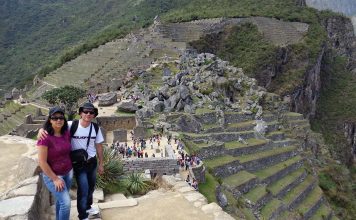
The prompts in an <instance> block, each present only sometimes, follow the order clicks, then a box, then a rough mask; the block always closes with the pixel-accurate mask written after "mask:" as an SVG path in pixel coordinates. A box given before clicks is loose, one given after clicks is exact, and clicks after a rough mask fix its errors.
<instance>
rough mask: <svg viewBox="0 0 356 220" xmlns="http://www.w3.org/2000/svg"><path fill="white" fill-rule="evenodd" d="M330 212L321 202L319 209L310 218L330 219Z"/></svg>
mask: <svg viewBox="0 0 356 220" xmlns="http://www.w3.org/2000/svg"><path fill="white" fill-rule="evenodd" d="M331 216H332V211H331V209H330V207H329V206H327V205H326V203H325V202H323V203H322V204H321V205H320V207H319V208H318V209H317V210H316V211H315V213H314V215H313V216H311V218H310V219H311V220H320V219H331Z"/></svg>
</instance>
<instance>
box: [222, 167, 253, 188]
mask: <svg viewBox="0 0 356 220" xmlns="http://www.w3.org/2000/svg"><path fill="white" fill-rule="evenodd" d="M253 178H256V176H255V175H253V174H251V173H249V172H247V171H244V170H243V171H240V172H238V173H236V174H234V175H231V176H228V177H226V178H224V179H223V184H227V185H229V186H239V185H241V184H243V183H246V182H248V181H249V180H251V179H253Z"/></svg>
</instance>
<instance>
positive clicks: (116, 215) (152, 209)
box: [102, 191, 214, 220]
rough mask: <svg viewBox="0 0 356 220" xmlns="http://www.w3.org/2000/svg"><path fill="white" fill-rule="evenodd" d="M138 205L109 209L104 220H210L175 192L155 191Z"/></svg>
mask: <svg viewBox="0 0 356 220" xmlns="http://www.w3.org/2000/svg"><path fill="white" fill-rule="evenodd" d="M137 200H138V205H137V206H134V207H129V208H114V209H107V210H104V211H103V212H102V219H103V220H116V219H128V220H129V219H135V220H147V219H157V220H160V219H162V220H163V219H164V220H166V219H168V220H186V219H189V220H201V219H205V220H209V219H214V218H213V216H212V215H209V214H205V213H204V212H203V211H202V210H201V209H200V208H197V207H195V206H194V205H193V204H192V203H190V202H189V201H188V200H186V199H185V198H184V197H183V195H182V194H180V193H178V192H173V191H167V192H163V191H153V192H151V193H150V195H149V196H145V197H141V198H138V199H137Z"/></svg>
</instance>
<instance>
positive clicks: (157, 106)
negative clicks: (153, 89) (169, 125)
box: [147, 97, 164, 112]
mask: <svg viewBox="0 0 356 220" xmlns="http://www.w3.org/2000/svg"><path fill="white" fill-rule="evenodd" d="M147 106H148V108H150V109H152V110H153V111H154V112H162V111H163V110H164V102H162V101H160V100H159V99H158V98H157V97H156V98H154V99H153V100H152V101H150V102H149V103H148V105H147Z"/></svg>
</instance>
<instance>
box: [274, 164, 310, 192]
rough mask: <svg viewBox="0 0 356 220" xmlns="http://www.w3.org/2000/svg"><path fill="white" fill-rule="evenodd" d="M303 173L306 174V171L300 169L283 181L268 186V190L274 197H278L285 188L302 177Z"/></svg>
mask: <svg viewBox="0 0 356 220" xmlns="http://www.w3.org/2000/svg"><path fill="white" fill-rule="evenodd" d="M303 172H305V169H304V168H299V169H297V170H296V171H294V172H292V173H289V174H288V175H287V176H285V177H283V178H282V179H280V180H278V181H276V182H274V183H273V184H271V185H270V186H268V190H269V191H271V193H272V194H273V195H277V194H278V192H279V191H280V190H281V189H283V188H285V187H286V186H288V185H289V184H291V183H292V182H294V181H295V180H296V179H297V177H299V176H300V175H302V173H303Z"/></svg>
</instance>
